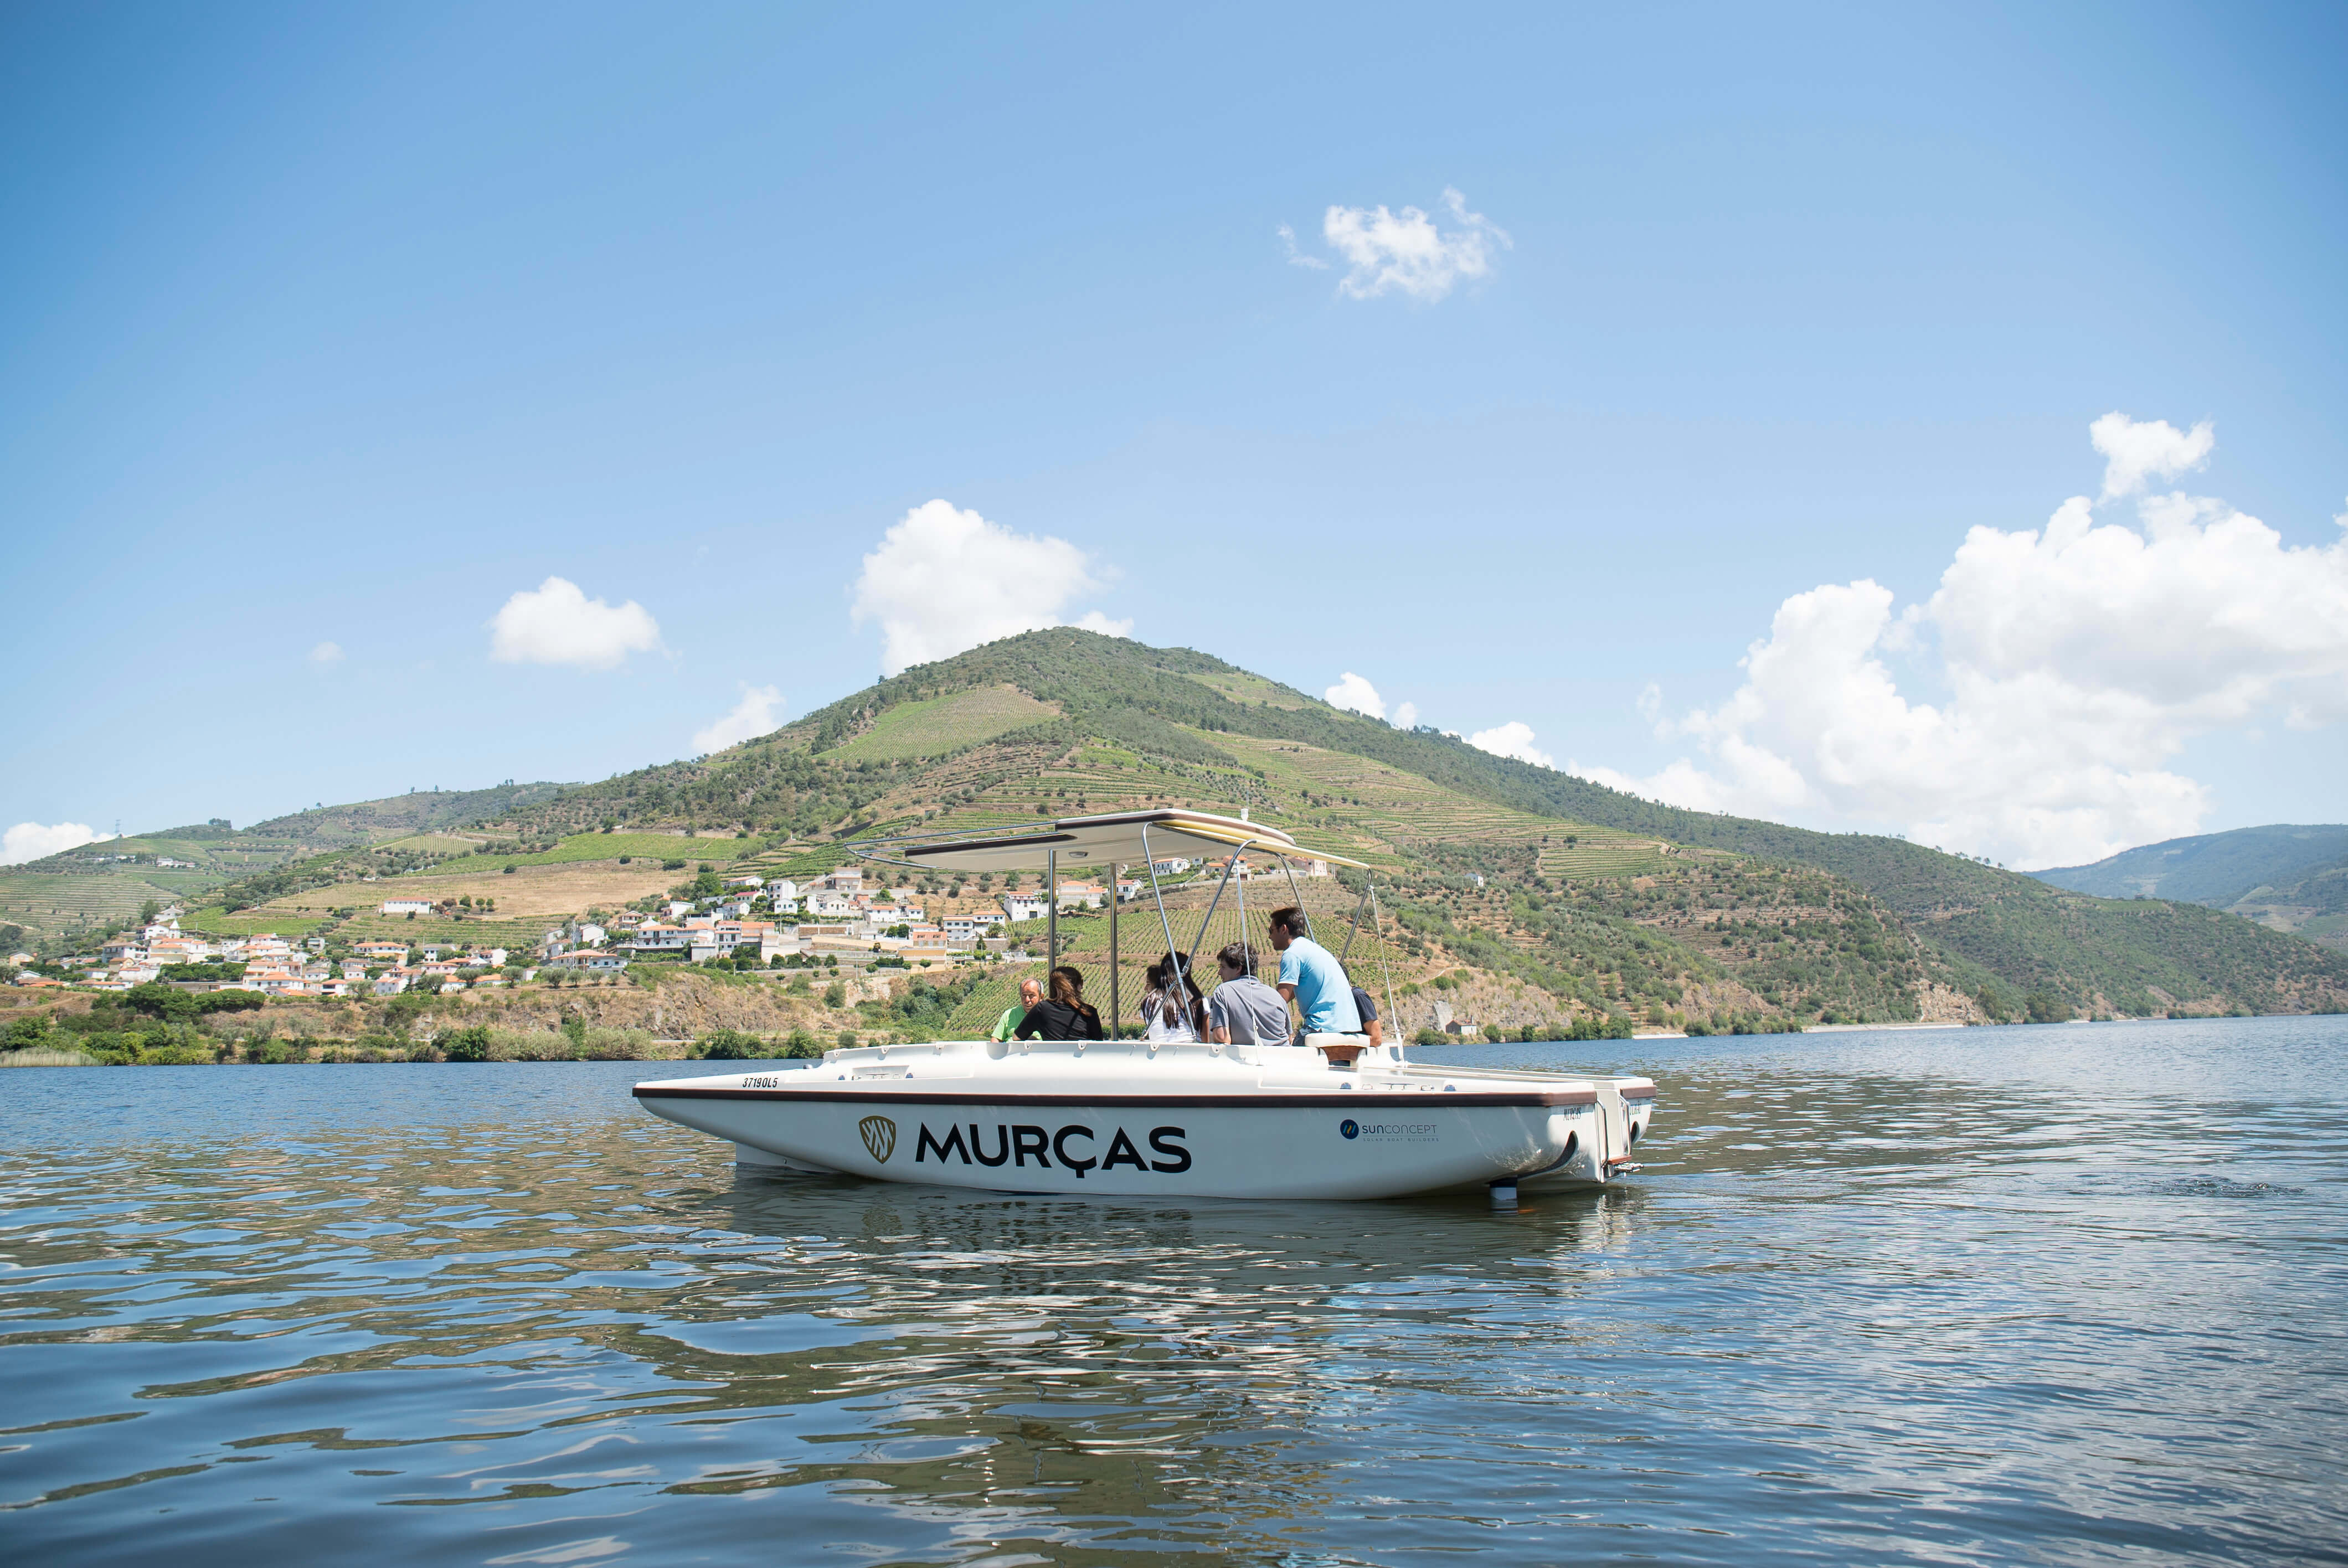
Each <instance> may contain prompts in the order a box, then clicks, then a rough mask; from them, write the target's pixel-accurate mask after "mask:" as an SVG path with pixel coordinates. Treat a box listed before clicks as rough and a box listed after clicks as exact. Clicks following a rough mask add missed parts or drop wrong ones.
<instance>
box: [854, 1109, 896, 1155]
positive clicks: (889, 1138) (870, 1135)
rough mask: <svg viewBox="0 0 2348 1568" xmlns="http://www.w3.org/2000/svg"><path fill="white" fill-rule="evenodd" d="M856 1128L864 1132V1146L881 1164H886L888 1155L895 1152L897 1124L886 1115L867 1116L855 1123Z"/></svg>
mask: <svg viewBox="0 0 2348 1568" xmlns="http://www.w3.org/2000/svg"><path fill="white" fill-rule="evenodd" d="M856 1130H857V1131H858V1132H861V1133H863V1134H864V1146H865V1148H867V1149H869V1150H870V1151H871V1153H872V1157H873V1158H874V1159H876V1160H878V1161H880V1163H882V1164H884V1165H885V1164H887V1163H889V1156H890V1155H891V1154H893V1153H896V1152H897V1124H896V1123H895V1122H891V1121H890V1120H889V1118H887V1117H886V1116H867V1117H866V1118H865V1119H864V1120H863V1121H861V1122H858V1123H857V1124H856Z"/></svg>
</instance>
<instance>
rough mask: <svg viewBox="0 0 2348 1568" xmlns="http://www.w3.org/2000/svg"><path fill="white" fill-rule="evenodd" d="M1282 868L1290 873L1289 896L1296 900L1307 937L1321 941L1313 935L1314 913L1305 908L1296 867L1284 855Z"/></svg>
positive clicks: (1281, 859)
mask: <svg viewBox="0 0 2348 1568" xmlns="http://www.w3.org/2000/svg"><path fill="white" fill-rule="evenodd" d="M1280 868H1281V869H1282V871H1285V872H1287V873H1288V896H1289V897H1291V898H1293V899H1295V900H1296V917H1297V918H1298V919H1300V920H1302V921H1303V922H1304V934H1305V936H1307V937H1308V938H1312V939H1313V941H1316V942H1317V941H1319V940H1320V939H1321V938H1318V937H1315V936H1313V912H1312V911H1311V910H1309V909H1307V908H1306V907H1304V893H1303V889H1302V888H1300V887H1298V886H1296V867H1295V866H1291V865H1290V864H1289V863H1288V856H1285V855H1283V856H1281V857H1280Z"/></svg>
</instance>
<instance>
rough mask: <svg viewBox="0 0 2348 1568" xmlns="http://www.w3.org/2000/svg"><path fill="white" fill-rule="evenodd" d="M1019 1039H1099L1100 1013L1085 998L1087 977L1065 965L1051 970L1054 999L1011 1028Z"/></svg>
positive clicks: (1033, 1008) (1033, 1009)
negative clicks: (1013, 1028)
mask: <svg viewBox="0 0 2348 1568" xmlns="http://www.w3.org/2000/svg"><path fill="white" fill-rule="evenodd" d="M1012 1034H1013V1036H1014V1038H1015V1039H1019V1040H1039V1039H1040V1040H1098V1039H1100V1038H1101V1020H1100V1013H1099V1011H1098V1010H1097V1009H1095V1008H1093V1007H1092V1006H1091V1004H1089V1003H1087V1002H1086V1000H1085V977H1084V976H1083V975H1082V974H1080V973H1078V972H1077V971H1076V969H1075V968H1071V967H1070V966H1068V965H1066V964H1063V965H1061V966H1060V967H1059V968H1056V969H1054V970H1053V971H1052V999H1051V1000H1049V1001H1045V1002H1038V1003H1036V1004H1035V1006H1034V1007H1032V1008H1029V1009H1027V1016H1026V1017H1025V1018H1023V1019H1021V1020H1019V1027H1018V1028H1017V1029H1015V1030H1012Z"/></svg>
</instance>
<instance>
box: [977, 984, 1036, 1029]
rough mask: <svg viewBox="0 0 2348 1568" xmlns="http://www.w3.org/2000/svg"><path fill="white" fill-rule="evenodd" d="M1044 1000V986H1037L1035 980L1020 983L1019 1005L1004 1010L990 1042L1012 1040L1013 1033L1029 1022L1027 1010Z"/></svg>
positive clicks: (995, 1025)
mask: <svg viewBox="0 0 2348 1568" xmlns="http://www.w3.org/2000/svg"><path fill="white" fill-rule="evenodd" d="M1043 999H1044V988H1043V987H1042V986H1039V985H1037V984H1036V983H1035V981H1034V980H1022V981H1020V982H1019V1005H1018V1006H1016V1007H1007V1008H1004V1009H1003V1016H1002V1017H1001V1018H999V1019H996V1020H994V1033H993V1034H991V1035H989V1036H988V1037H987V1038H988V1039H990V1040H1009V1039H1010V1038H1011V1034H1012V1031H1013V1030H1015V1029H1017V1028H1018V1027H1019V1026H1020V1025H1021V1024H1023V1023H1025V1022H1026V1021H1027V1009H1029V1008H1032V1007H1034V1006H1035V1004H1036V1003H1038V1002H1040V1001H1042V1000H1043Z"/></svg>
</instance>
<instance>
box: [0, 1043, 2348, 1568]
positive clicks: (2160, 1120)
mask: <svg viewBox="0 0 2348 1568" xmlns="http://www.w3.org/2000/svg"><path fill="white" fill-rule="evenodd" d="M1593 1050H1602V1051H1608V1052H1612V1053H1616V1054H1615V1056H1614V1059H1613V1060H1611V1061H1609V1060H1600V1059H1595V1058H1593V1057H1591V1054H1590V1053H1591V1051H1593ZM1420 1054H1421V1055H1422V1056H1426V1057H1442V1058H1457V1059H1461V1060H1473V1061H1478V1062H1479V1063H1497V1062H1520V1063H1524V1064H1528V1065H1540V1066H1555V1067H1567V1066H1570V1067H1591V1068H1599V1067H1616V1066H1627V1067H1637V1068H1640V1069H1643V1070H1645V1071H1652V1072H1653V1076H1654V1077H1655V1078H1656V1079H1657V1081H1659V1083H1660V1084H1661V1085H1662V1098H1661V1100H1660V1102H1659V1104H1660V1109H1659V1111H1658V1112H1657V1118H1656V1125H1655V1132H1654V1136H1653V1139H1652V1141H1651V1142H1650V1143H1646V1144H1643V1145H1642V1150H1641V1153H1642V1156H1643V1159H1644V1161H1645V1163H1646V1169H1645V1171H1644V1173H1643V1174H1641V1175H1640V1176H1638V1177H1637V1178H1635V1179H1634V1181H1633V1183H1632V1184H1630V1185H1627V1186H1624V1187H1622V1188H1620V1189H1617V1190H1614V1191H1612V1192H1609V1193H1606V1194H1603V1195H1601V1196H1589V1197H1544V1198H1542V1199H1540V1200H1539V1201H1538V1202H1536V1203H1533V1204H1529V1206H1528V1207H1527V1208H1526V1209H1524V1210H1523V1211H1521V1212H1519V1213H1517V1214H1506V1215H1500V1214H1491V1213H1488V1212H1487V1210H1486V1209H1485V1207H1484V1205H1483V1204H1482V1201H1481V1200H1480V1198H1479V1199H1476V1200H1472V1201H1457V1202H1455V1201H1451V1200H1448V1199H1447V1200H1444V1201H1439V1202H1415V1203H1384V1204H1305V1205H1289V1206H1277V1207H1276V1206H1258V1205H1251V1204H1233V1203H1211V1202H1200V1203H1182V1202H1155V1203H1137V1202H1115V1201H1112V1202H1098V1203H1075V1202H1066V1201H1059V1200H1055V1199H1039V1198H1021V1197H993V1196H980V1195H971V1194H957V1193H953V1192H949V1191H944V1190H940V1189H932V1188H920V1187H891V1186H866V1185H859V1184H846V1183H840V1182H835V1181H830V1180H819V1179H814V1178H804V1177H802V1178H788V1179H782V1180H776V1179H771V1178H755V1177H749V1176H736V1174H735V1172H734V1170H733V1167H732V1165H731V1164H730V1163H728V1162H729V1160H730V1150H729V1149H728V1148H727V1147H726V1145H723V1144H719V1143H713V1142H711V1141H708V1140H705V1139H703V1138H700V1137H699V1136H697V1135H695V1134H693V1133H689V1132H685V1131H684V1130H682V1129H680V1128H676V1127H673V1126H670V1125H668V1124H666V1123H664V1122H655V1121H653V1120H652V1119H651V1118H649V1117H647V1116H644V1114H642V1113H640V1112H637V1111H636V1109H635V1108H634V1106H633V1102H631V1101H630V1100H629V1098H628V1095H627V1088H628V1085H629V1083H630V1082H632V1081H633V1080H634V1079H636V1078H638V1077H643V1076H648V1075H651V1074H650V1073H648V1071H647V1070H646V1069H645V1068H644V1067H643V1066H640V1065H637V1064H631V1063H561V1064H515V1065H510V1066H509V1065H484V1066H437V1067H436V1066H376V1067H308V1068H293V1067H277V1068H235V1069H228V1068H180V1069H171V1068H156V1069H135V1070H133V1069H106V1070H98V1069H88V1070H79V1071H37V1070H27V1071H11V1072H6V1073H0V1151H5V1153H0V1254H5V1256H0V1290H5V1298H0V1314H5V1317H0V1427H5V1428H6V1429H8V1430H6V1432H5V1435H0V1505H5V1508H6V1509H7V1510H8V1512H0V1542H5V1545H6V1547H7V1554H8V1556H9V1557H10V1558H11V1559H13V1560H14V1561H17V1562H25V1563H33V1562H44V1563H46V1562H75V1563H104V1562H114V1561H139V1562H163V1563H174V1564H189V1565H192V1564H201V1563H226V1562H240V1563H243V1562H255V1561H311V1562H324V1561H365V1562H368V1563H407V1562H415V1563H499V1564H504V1563H620V1562H627V1561H639V1562H663V1563H669V1562H695V1561H719V1562H744V1561H758V1562H783V1563H824V1562H839V1563H932V1562H935V1563H1032V1562H1053V1563H1157V1564H1174V1563H1184V1562H1190V1561H1200V1562H1204V1561H1208V1560H1210V1559H1211V1560H1214V1561H1219V1562H1220V1561H1237V1562H1242V1563H1282V1564H1311V1563H1435V1562H1444V1563H1450V1562H1455V1561H1457V1559H1458V1558H1459V1556H1461V1555H1462V1554H1466V1553H1482V1554H1484V1555H1486V1556H1488V1557H1489V1558H1491V1559H1493V1560H1495V1561H1498V1562H1508V1563H1561V1562H1567V1561H1593V1560H1596V1561H1605V1560H1613V1559H1643V1560H1664V1561H1675V1562H1689V1561H1703V1562H1720V1563H1771V1562H1787V1561H1806V1562H1828V1563H1850V1562H1887V1561H1920V1562H1935V1563H2012V1562H2049V1563H2068V1562H2118V1561H2125V1562H2147V1561H2161V1560H2177V1559H2190V1560H2204V1561H2224V1562H2238V1561H2239V1562H2255V1561H2263V1562H2284V1561H2290V1562H2309V1561H2326V1562H2339V1561H2343V1559H2348V1551H2343V1539H2348V1486H2343V1470H2348V1381H2344V1380H2343V1374H2348V1341H2343V1328H2348V1268H2343V1242H2348V1182H2343V1152H2348V1071H2343V1065H2342V1064H2343V1058H2348V1019H2339V1018H2332V1019H2312V1020H2285V1019H2270V1020H2229V1021H2210V1022H2171V1023H2152V1024H2140V1025H2139V1024H2106V1025H2094V1026H2087V1025H2081V1026H2066V1027H2053V1028H2037V1029H2008V1030H1966V1031H1939V1032H1922V1031H1919V1032H1911V1033H1879V1034H1838V1035H1811V1036H1807V1037H1800V1038H1776V1039H1763V1040H1686V1041H1680V1040H1670V1041H1664V1040H1657V1041H1640V1042H1630V1041H1619V1042H1606V1043H1604V1044H1602V1045H1599V1046H1591V1045H1556V1046H1509V1047H1498V1048H1491V1049H1489V1050H1447V1051H1433V1052H1422V1053H1420ZM719 1065H720V1064H717V1063H711V1064H710V1067H711V1068H712V1069H716V1067H718V1066H719ZM656 1071H659V1072H660V1073H662V1074H664V1075H673V1074H672V1073H671V1070H669V1069H660V1070H656ZM686 1071H691V1069H687V1070H686Z"/></svg>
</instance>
